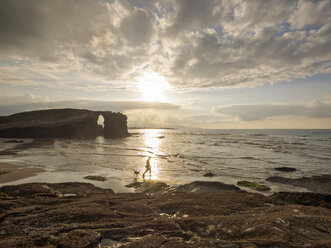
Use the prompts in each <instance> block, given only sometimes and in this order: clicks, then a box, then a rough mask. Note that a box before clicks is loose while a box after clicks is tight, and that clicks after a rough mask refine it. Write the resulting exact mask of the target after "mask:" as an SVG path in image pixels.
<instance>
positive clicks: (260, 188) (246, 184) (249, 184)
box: [237, 181, 270, 191]
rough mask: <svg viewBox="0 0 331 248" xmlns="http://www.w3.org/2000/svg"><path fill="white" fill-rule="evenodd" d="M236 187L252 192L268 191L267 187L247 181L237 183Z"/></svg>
mask: <svg viewBox="0 0 331 248" xmlns="http://www.w3.org/2000/svg"><path fill="white" fill-rule="evenodd" d="M237 185H239V186H242V187H247V188H250V189H253V190H257V191H268V190H270V188H269V187H268V186H265V185H263V184H259V183H256V182H249V181H238V182H237Z"/></svg>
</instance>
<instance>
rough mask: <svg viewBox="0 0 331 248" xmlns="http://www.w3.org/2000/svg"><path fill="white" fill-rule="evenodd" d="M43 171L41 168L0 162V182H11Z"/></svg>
mask: <svg viewBox="0 0 331 248" xmlns="http://www.w3.org/2000/svg"><path fill="white" fill-rule="evenodd" d="M43 171H45V170H44V169H41V168H30V167H26V166H17V165H13V164H10V163H1V162H0V183H7V182H12V181H16V180H20V179H24V178H29V177H32V176H35V175H37V174H38V173H41V172H43Z"/></svg>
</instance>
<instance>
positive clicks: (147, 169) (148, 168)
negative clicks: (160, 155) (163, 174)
mask: <svg viewBox="0 0 331 248" xmlns="http://www.w3.org/2000/svg"><path fill="white" fill-rule="evenodd" d="M150 160H151V157H150V156H149V157H148V159H147V161H146V166H145V167H146V170H145V172H144V174H143V179H145V174H146V173H147V171H149V179H151V177H152V170H151V163H150Z"/></svg>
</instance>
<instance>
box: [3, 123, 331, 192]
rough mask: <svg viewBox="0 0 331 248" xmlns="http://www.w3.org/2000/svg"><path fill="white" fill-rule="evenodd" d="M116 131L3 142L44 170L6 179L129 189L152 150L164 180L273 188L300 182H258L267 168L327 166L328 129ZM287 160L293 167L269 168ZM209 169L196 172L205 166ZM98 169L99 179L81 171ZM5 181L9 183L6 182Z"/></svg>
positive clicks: (17, 160) (304, 171) (156, 174)
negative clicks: (108, 135) (109, 135)
mask: <svg viewBox="0 0 331 248" xmlns="http://www.w3.org/2000/svg"><path fill="white" fill-rule="evenodd" d="M129 131H130V133H132V136H131V137H128V138H122V139H105V138H103V137H97V138H96V139H90V140H85V139H84V140H81V139H69V140H68V139H53V140H35V141H33V140H31V139H29V140H28V139H27V140H25V143H24V144H12V143H3V142H4V141H5V140H8V139H0V161H1V162H11V163H14V164H19V165H27V166H35V167H41V168H44V169H45V170H46V172H45V173H42V174H39V175H37V176H35V177H31V178H27V179H23V180H19V181H16V182H11V184H17V183H25V182H33V181H38V182H65V181H83V182H92V183H94V184H95V185H97V186H100V187H111V188H112V189H113V190H114V191H115V192H129V191H130V190H129V189H127V188H125V187H124V185H125V184H127V183H130V182H132V180H133V178H134V174H133V171H134V170H138V171H140V176H141V174H142V173H143V172H144V170H145V163H146V159H147V157H148V156H152V159H151V166H152V179H154V180H161V181H165V182H167V183H170V184H182V183H188V182H191V181H194V180H212V181H215V180H217V181H221V182H224V183H231V184H236V182H237V181H238V180H251V181H256V182H262V183H266V184H267V185H268V186H270V187H271V188H272V191H279V190H303V189H297V188H294V187H290V186H286V185H280V184H278V185H277V184H271V183H268V182H265V179H266V178H267V177H269V176H275V175H279V176H284V177H292V178H297V177H302V176H312V175H321V174H331V130H214V131H211V130H205V131H188V130H177V129H173V130H172V129H131V130H129ZM281 166H288V167H294V168H296V169H297V171H296V172H291V173H288V172H287V173H284V172H278V171H275V170H274V168H275V167H281ZM209 171H212V172H213V173H214V174H216V176H215V177H213V178H206V177H203V174H204V173H205V172H209ZM87 175H101V176H106V177H107V178H108V180H107V181H105V182H94V181H87V180H85V179H83V177H84V176H87ZM7 184H9V183H7Z"/></svg>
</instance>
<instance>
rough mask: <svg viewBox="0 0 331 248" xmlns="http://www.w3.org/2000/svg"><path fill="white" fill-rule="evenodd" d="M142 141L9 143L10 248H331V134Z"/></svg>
mask: <svg viewBox="0 0 331 248" xmlns="http://www.w3.org/2000/svg"><path fill="white" fill-rule="evenodd" d="M134 131H136V132H132V131H131V132H132V135H131V136H130V137H127V138H121V139H104V138H103V137H97V138H96V139H35V140H33V139H20V140H17V141H15V142H9V143H8V139H3V140H1V141H2V143H1V146H0V155H1V159H2V161H3V162H1V163H0V171H1V175H0V196H1V200H0V222H1V226H2V228H1V230H0V247H20V246H21V247H103V248H110V247H113V248H114V247H135V248H136V247H138V248H139V247H230V248H232V247H233V248H236V247H261V248H262V247H284V248H285V247H302V248H303V247H316V248H320V247H322V248H323V247H325V248H326V247H330V246H331V239H330V235H331V218H330V216H331V195H330V192H331V176H330V173H329V172H330V171H329V170H330V167H329V161H330V155H329V153H328V151H329V150H328V149H329V146H330V145H329V143H328V142H326V141H327V140H329V139H330V132H329V131H310V130H307V131H296V132H294V131H263V130H262V131H261V130H260V131H256V130H254V131H231V132H230V131H227V132H210V131H204V132H201V131H200V132H197V131H194V132H191V131H190V132H188V131H181V130H164V129H160V130H142V129H140V130H134ZM149 156H151V170H152V173H151V178H150V177H149V175H146V180H143V179H142V173H143V172H144V170H145V164H146V160H147V158H148V157H149ZM134 171H137V174H136V175H135V174H134Z"/></svg>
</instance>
